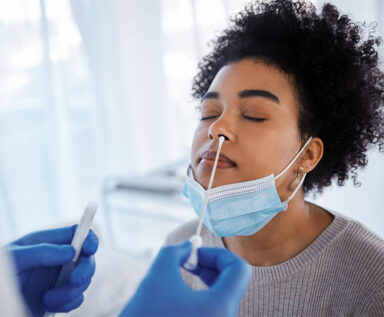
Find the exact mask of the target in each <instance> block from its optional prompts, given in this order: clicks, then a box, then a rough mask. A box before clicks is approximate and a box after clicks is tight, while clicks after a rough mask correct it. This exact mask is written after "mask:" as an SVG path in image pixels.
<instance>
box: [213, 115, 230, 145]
mask: <svg viewBox="0 0 384 317" xmlns="http://www.w3.org/2000/svg"><path fill="white" fill-rule="evenodd" d="M220 136H223V137H224V138H225V141H227V142H228V141H229V142H233V141H234V140H235V136H236V134H235V131H234V128H233V125H231V124H230V122H229V120H228V118H224V116H223V115H222V116H221V117H220V118H218V119H217V120H216V121H215V122H213V123H212V124H211V125H210V127H209V129H208V138H209V139H216V140H219V138H220Z"/></svg>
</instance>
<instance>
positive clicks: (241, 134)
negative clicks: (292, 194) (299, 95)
mask: <svg viewBox="0 0 384 317" xmlns="http://www.w3.org/2000/svg"><path fill="white" fill-rule="evenodd" d="M220 135H223V136H225V137H226V141H225V142H224V144H223V147H222V150H221V155H223V157H220V159H219V163H218V167H217V170H216V174H215V179H214V182H213V186H212V187H217V186H221V185H225V184H230V183H237V182H243V181H249V180H253V179H256V178H261V177H264V176H268V175H270V174H272V173H273V174H275V175H277V174H278V173H280V172H281V171H282V170H283V169H284V168H285V167H286V166H287V165H288V164H289V162H290V161H291V160H292V159H293V158H294V157H295V155H296V154H297V153H298V151H299V150H300V148H301V146H302V143H301V141H300V136H299V129H298V106H297V100H296V98H295V96H294V90H293V86H292V84H291V82H290V80H289V78H288V77H287V75H285V74H283V73H282V72H281V71H279V70H278V69H277V68H274V67H273V66H268V65H266V64H264V63H263V62H261V61H257V60H254V59H243V60H240V61H238V62H235V63H232V64H229V65H227V66H224V67H223V68H222V69H221V70H220V71H219V72H218V74H217V75H216V77H215V78H214V80H213V82H212V84H211V86H210V87H209V89H208V92H207V94H206V95H205V96H204V97H203V98H202V103H201V121H200V123H199V125H198V127H197V128H196V131H195V135H194V139H193V143H192V151H191V165H192V170H193V175H194V177H195V179H196V181H197V182H199V183H200V184H201V185H202V186H203V187H204V188H205V189H206V188H207V187H208V181H209V177H210V174H211V171H212V166H213V161H214V158H215V154H216V151H217V147H218V139H219V137H220ZM225 157H226V158H228V159H229V161H228V160H226V159H225ZM294 166H295V165H293V166H292V167H291V168H290V169H289V170H288V171H287V172H286V173H285V174H284V175H283V176H282V177H281V178H279V179H278V181H276V185H277V189H278V190H279V193H280V198H286V196H288V195H289V194H288V192H287V187H288V186H289V183H290V182H292V180H293V179H294V178H295V177H296V172H297V167H296V168H295V167H294ZM286 192H287V193H286ZM285 193H286V194H285ZM281 196H283V197H281Z"/></svg>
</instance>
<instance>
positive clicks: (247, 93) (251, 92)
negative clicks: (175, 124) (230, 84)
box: [201, 89, 280, 104]
mask: <svg viewBox="0 0 384 317" xmlns="http://www.w3.org/2000/svg"><path fill="white" fill-rule="evenodd" d="M238 95H239V97H240V98H249V97H263V98H267V99H269V100H272V101H273V102H275V103H278V104H280V100H279V98H277V96H275V95H274V94H272V93H271V92H269V91H267V90H260V89H247V90H242V91H240V92H239V94H238ZM205 99H219V93H218V92H216V91H210V92H207V93H206V94H205V95H204V96H203V97H202V98H201V102H203V101H204V100H205Z"/></svg>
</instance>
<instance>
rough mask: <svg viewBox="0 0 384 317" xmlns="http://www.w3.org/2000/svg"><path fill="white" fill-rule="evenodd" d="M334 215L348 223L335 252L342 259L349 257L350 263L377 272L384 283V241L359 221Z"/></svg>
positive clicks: (338, 240) (335, 246) (335, 245)
mask: <svg viewBox="0 0 384 317" xmlns="http://www.w3.org/2000/svg"><path fill="white" fill-rule="evenodd" d="M334 214H335V215H336V217H338V218H339V219H342V220H343V221H345V222H346V223H347V226H346V227H345V230H344V231H343V232H342V234H340V236H339V238H338V239H336V241H337V242H336V243H335V244H334V248H335V251H336V252H337V253H338V254H339V256H340V257H343V256H346V255H348V258H349V259H350V261H354V262H355V263H359V264H360V265H363V266H364V267H365V269H370V270H371V271H372V270H374V271H376V272H377V273H378V274H379V275H380V277H381V279H382V281H383V282H384V239H383V238H381V237H380V236H379V235H377V234H376V233H374V232H373V231H372V230H370V229H369V228H368V227H366V226H365V225H364V224H362V223H361V222H359V221H358V220H355V219H352V218H349V217H347V216H344V215H341V214H338V213H334ZM377 277H378V276H377Z"/></svg>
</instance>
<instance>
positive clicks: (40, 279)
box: [7, 225, 98, 316]
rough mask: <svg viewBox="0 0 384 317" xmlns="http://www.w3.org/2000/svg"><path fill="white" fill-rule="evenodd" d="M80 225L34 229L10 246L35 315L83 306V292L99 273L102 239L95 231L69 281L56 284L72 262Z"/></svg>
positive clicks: (24, 291) (28, 303) (22, 291)
mask: <svg viewBox="0 0 384 317" xmlns="http://www.w3.org/2000/svg"><path fill="white" fill-rule="evenodd" d="M76 228H77V225H75V226H71V227H66V228H60V229H53V230H45V231H39V232H34V233H31V234H28V235H26V236H24V237H22V238H21V239H18V240H16V241H14V242H12V243H11V244H9V245H8V246H7V249H8V251H10V253H11V255H12V256H13V259H14V265H15V271H16V274H17V278H18V282H19V286H20V290H21V293H22V296H23V299H24V301H25V302H26V304H27V306H28V308H29V309H30V312H31V314H33V316H42V315H43V314H44V312H45V311H48V312H68V311H71V310H73V309H75V308H77V307H79V306H80V305H81V303H82V302H83V300H84V296H83V292H84V291H85V290H86V289H87V288H88V286H89V284H90V283H91V279H92V276H93V274H94V273H95V260H94V257H93V254H94V253H95V252H96V250H97V247H98V239H97V236H96V235H95V233H94V232H93V231H92V230H91V231H90V232H89V234H88V236H87V238H86V240H85V242H84V244H83V247H82V252H81V254H80V256H79V259H78V261H77V264H76V266H75V268H74V269H73V271H72V273H71V275H70V278H69V281H68V282H67V283H64V284H63V285H61V286H58V287H54V286H55V283H56V280H57V277H58V274H59V272H60V269H61V266H62V265H63V264H66V263H68V262H70V261H71V260H72V259H73V257H74V255H75V250H74V248H73V247H72V246H71V245H70V243H71V241H72V238H73V235H74V233H75V231H76Z"/></svg>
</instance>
